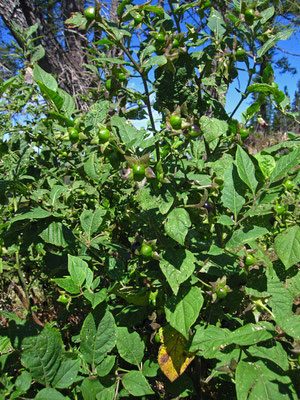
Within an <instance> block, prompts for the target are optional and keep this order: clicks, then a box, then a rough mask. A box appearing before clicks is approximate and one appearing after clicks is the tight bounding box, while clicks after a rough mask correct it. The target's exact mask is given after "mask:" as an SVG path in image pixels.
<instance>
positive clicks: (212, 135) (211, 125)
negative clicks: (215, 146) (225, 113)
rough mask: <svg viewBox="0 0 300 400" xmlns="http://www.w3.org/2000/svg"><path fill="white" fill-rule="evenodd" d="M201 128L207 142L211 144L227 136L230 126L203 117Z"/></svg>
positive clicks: (214, 119) (223, 122)
mask: <svg viewBox="0 0 300 400" xmlns="http://www.w3.org/2000/svg"><path fill="white" fill-rule="evenodd" d="M200 128H201V130H202V132H203V136H204V138H205V140H206V141H207V142H208V143H211V142H213V141H214V140H215V139H217V138H218V137H220V136H222V135H225V134H226V132H227V129H228V124H227V122H226V121H223V120H220V119H217V118H211V117H207V116H205V115H203V116H202V117H201V118H200Z"/></svg>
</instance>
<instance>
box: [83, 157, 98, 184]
mask: <svg viewBox="0 0 300 400" xmlns="http://www.w3.org/2000/svg"><path fill="white" fill-rule="evenodd" d="M83 168H84V172H85V173H86V174H87V176H89V177H90V178H92V179H94V181H96V182H99V179H100V176H101V168H100V162H99V160H98V157H97V153H96V152H95V151H93V152H92V153H91V154H90V156H89V158H88V159H87V161H85V163H84V164H83Z"/></svg>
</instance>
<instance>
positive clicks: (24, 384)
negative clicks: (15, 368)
mask: <svg viewBox="0 0 300 400" xmlns="http://www.w3.org/2000/svg"><path fill="white" fill-rule="evenodd" d="M31 382H32V377H31V375H30V373H29V372H28V371H23V372H22V373H21V375H19V376H18V377H17V379H16V382H15V386H16V389H17V390H19V391H21V392H23V393H26V392H27V390H28V389H29V388H30V386H31Z"/></svg>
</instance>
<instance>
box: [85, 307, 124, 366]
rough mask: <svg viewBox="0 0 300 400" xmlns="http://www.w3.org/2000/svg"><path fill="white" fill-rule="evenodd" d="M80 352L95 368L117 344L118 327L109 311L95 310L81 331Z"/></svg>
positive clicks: (87, 318)
mask: <svg viewBox="0 0 300 400" xmlns="http://www.w3.org/2000/svg"><path fill="white" fill-rule="evenodd" d="M80 337H81V344H80V351H81V353H82V355H83V358H84V359H85V361H86V362H88V363H89V364H91V365H92V368H95V367H96V366H97V365H98V364H100V362H101V361H102V360H103V359H104V358H105V356H106V354H107V353H108V352H109V351H111V350H112V349H113V348H114V346H115V344H116V325H115V321H114V318H113V316H112V314H111V313H110V312H109V311H105V312H103V311H101V312H100V311H99V309H96V310H93V311H92V312H90V313H89V315H88V316H87V317H86V319H85V320H84V323H83V325H82V328H81V331H80Z"/></svg>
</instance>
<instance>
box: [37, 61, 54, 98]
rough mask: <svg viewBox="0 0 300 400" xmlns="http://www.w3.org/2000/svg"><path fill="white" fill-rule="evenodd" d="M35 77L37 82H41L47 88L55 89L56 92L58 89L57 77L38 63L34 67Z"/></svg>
mask: <svg viewBox="0 0 300 400" xmlns="http://www.w3.org/2000/svg"><path fill="white" fill-rule="evenodd" d="M33 79H34V80H35V81H36V82H37V81H38V82H40V83H42V84H43V86H45V87H46V88H48V89H50V90H53V91H54V92H55V91H56V90H57V89H58V85H57V82H56V80H55V78H54V77H53V76H52V75H51V74H48V72H46V71H44V70H43V69H42V68H41V67H39V66H38V65H37V64H35V66H34V67H33Z"/></svg>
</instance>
